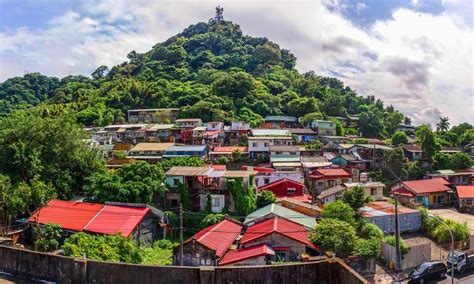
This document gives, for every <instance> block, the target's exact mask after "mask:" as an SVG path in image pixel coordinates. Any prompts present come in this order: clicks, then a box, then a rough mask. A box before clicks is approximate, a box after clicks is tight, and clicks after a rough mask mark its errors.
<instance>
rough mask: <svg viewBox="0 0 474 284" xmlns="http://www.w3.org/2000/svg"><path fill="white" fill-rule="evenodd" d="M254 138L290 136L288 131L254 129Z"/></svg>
mask: <svg viewBox="0 0 474 284" xmlns="http://www.w3.org/2000/svg"><path fill="white" fill-rule="evenodd" d="M252 134H253V136H290V131H288V130H287V129H253V130H252Z"/></svg>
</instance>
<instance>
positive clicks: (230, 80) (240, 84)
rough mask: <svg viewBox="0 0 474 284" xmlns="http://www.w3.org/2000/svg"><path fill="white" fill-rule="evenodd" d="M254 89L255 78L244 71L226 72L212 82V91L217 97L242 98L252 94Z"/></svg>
mask: <svg viewBox="0 0 474 284" xmlns="http://www.w3.org/2000/svg"><path fill="white" fill-rule="evenodd" d="M256 89H257V86H256V83H255V80H254V79H253V77H252V76H251V75H250V74H248V73H245V72H236V73H231V74H226V75H225V76H222V77H221V78H219V79H217V80H216V81H215V82H214V83H212V92H213V94H214V95H216V96H218V97H230V98H233V99H242V98H244V97H248V96H251V95H253V94H254V92H255V91H256Z"/></svg>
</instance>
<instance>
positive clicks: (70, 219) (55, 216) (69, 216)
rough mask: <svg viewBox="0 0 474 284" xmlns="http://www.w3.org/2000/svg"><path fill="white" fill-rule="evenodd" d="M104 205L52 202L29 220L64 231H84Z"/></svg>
mask: <svg viewBox="0 0 474 284" xmlns="http://www.w3.org/2000/svg"><path fill="white" fill-rule="evenodd" d="M103 207H104V205H103V204H94V203H83V202H73V201H63V200H51V201H49V202H48V204H47V205H46V206H45V207H43V208H42V209H40V210H37V211H36V212H35V213H33V215H31V217H30V218H29V219H28V221H29V222H36V218H38V223H40V224H49V223H55V224H59V225H61V227H62V228H63V229H67V230H73V231H82V229H83V228H84V227H85V226H86V225H87V224H88V223H89V222H90V221H91V220H92V218H94V216H96V215H97V213H99V211H100V210H101V209H102V208H103Z"/></svg>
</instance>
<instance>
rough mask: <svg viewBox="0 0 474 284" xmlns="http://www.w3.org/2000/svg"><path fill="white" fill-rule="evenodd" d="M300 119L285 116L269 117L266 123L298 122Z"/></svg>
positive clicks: (266, 118)
mask: <svg viewBox="0 0 474 284" xmlns="http://www.w3.org/2000/svg"><path fill="white" fill-rule="evenodd" d="M297 120H298V119H297V118H296V117H294V116H284V115H269V116H266V117H265V121H285V122H296V121H297Z"/></svg>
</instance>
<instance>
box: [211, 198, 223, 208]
mask: <svg viewBox="0 0 474 284" xmlns="http://www.w3.org/2000/svg"><path fill="white" fill-rule="evenodd" d="M219 206H221V202H220V199H219V198H213V199H212V207H219Z"/></svg>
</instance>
